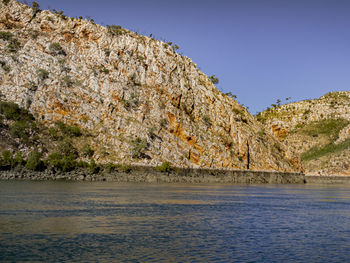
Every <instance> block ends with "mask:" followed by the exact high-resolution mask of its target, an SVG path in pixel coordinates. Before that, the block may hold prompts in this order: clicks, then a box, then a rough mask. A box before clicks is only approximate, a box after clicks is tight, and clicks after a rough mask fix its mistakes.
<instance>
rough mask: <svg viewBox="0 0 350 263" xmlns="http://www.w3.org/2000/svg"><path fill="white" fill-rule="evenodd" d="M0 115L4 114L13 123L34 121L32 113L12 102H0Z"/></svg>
mask: <svg viewBox="0 0 350 263" xmlns="http://www.w3.org/2000/svg"><path fill="white" fill-rule="evenodd" d="M0 114H3V115H4V116H5V118H6V119H9V120H13V121H18V120H29V121H33V120H34V117H33V115H32V114H31V113H29V112H28V111H27V110H25V109H22V108H20V107H19V106H18V105H17V104H15V103H12V102H6V101H0Z"/></svg>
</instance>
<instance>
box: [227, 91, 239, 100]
mask: <svg viewBox="0 0 350 263" xmlns="http://www.w3.org/2000/svg"><path fill="white" fill-rule="evenodd" d="M225 95H226V96H228V97H230V98H232V99H237V96H236V95H235V94H232V92H227V93H225Z"/></svg>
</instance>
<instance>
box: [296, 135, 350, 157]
mask: <svg viewBox="0 0 350 263" xmlns="http://www.w3.org/2000/svg"><path fill="white" fill-rule="evenodd" d="M348 148H350V138H348V139H346V140H345V141H343V142H341V143H339V144H335V143H334V142H332V143H329V144H327V145H325V146H323V147H318V146H316V147H313V148H311V149H310V150H308V151H307V152H304V153H303V154H302V155H301V160H302V161H304V162H307V161H310V160H314V159H317V158H320V157H323V156H326V155H329V154H335V153H337V152H341V151H343V150H345V149H348Z"/></svg>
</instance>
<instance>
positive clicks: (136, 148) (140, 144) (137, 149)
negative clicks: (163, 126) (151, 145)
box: [130, 137, 147, 159]
mask: <svg viewBox="0 0 350 263" xmlns="http://www.w3.org/2000/svg"><path fill="white" fill-rule="evenodd" d="M130 144H131V153H132V157H133V158H136V159H139V158H142V157H144V155H145V153H144V151H145V150H146V149H147V140H146V139H141V138H139V137H137V138H136V139H135V140H131V141H130Z"/></svg>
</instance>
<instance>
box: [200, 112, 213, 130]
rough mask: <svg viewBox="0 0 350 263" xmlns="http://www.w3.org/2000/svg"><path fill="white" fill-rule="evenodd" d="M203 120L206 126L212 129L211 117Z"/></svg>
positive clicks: (207, 116)
mask: <svg viewBox="0 0 350 263" xmlns="http://www.w3.org/2000/svg"><path fill="white" fill-rule="evenodd" d="M202 119H203V121H204V123H205V125H207V126H208V127H209V128H210V127H211V120H210V117H209V115H204V116H203V117H202Z"/></svg>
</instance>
